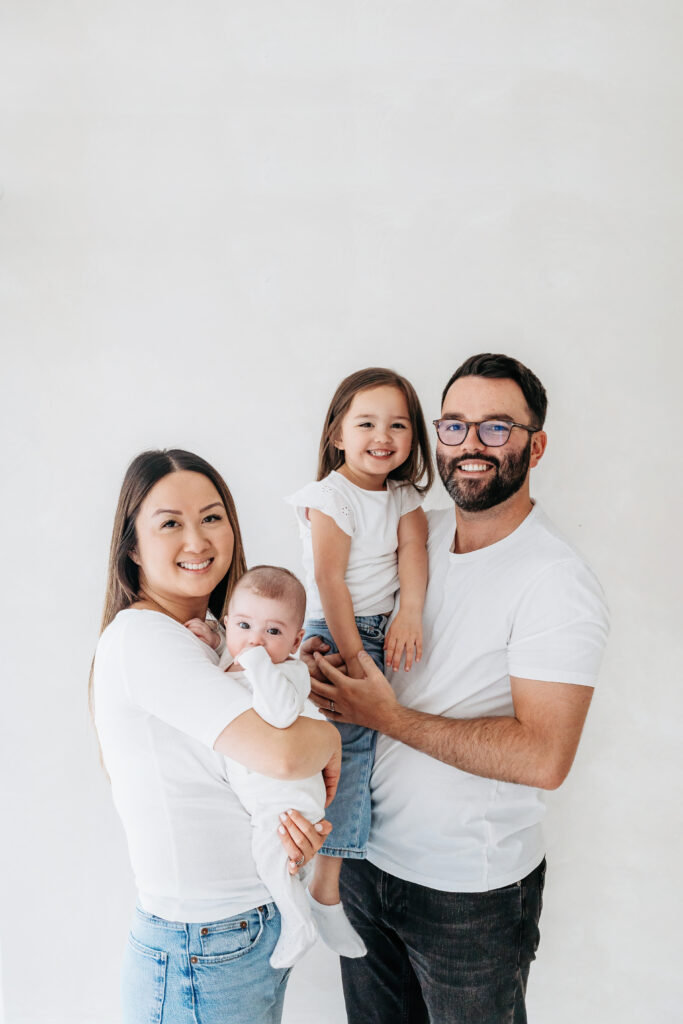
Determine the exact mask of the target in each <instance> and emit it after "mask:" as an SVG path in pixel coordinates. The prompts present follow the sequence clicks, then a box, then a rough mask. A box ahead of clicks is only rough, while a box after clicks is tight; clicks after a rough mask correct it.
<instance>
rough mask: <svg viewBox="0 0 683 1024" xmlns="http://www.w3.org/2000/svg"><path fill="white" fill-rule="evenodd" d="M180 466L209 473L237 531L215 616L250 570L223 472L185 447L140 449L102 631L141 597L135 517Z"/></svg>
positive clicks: (213, 602)
mask: <svg viewBox="0 0 683 1024" xmlns="http://www.w3.org/2000/svg"><path fill="white" fill-rule="evenodd" d="M180 470H189V471H190V472H192V473H201V474H202V476H205V477H207V478H208V479H209V480H210V481H211V483H212V484H213V485H214V487H215V488H216V490H217V491H218V493H219V495H220V497H221V501H222V502H223V504H224V505H225V510H226V512H227V515H228V522H229V523H230V526H231V527H232V532H233V534H234V535H235V547H234V550H233V555H232V562H231V563H230V568H229V569H228V571H227V573H226V574H225V576H224V577H223V579H222V580H221V581H220V583H219V584H218V586H217V587H216V588H215V589H214V590H212V591H211V594H210V596H209V608H210V610H211V612H212V613H213V615H215V617H216V618H217V619H221V618H222V617H223V615H224V614H225V612H226V611H227V607H228V602H229V601H230V595H231V594H232V591H233V589H234V586H235V584H236V583H237V580H238V579H239V578H240V576H242V574H243V573H244V572H245V571H246V568H247V566H246V561H245V558H244V548H243V546H242V536H241V534H240V528H239V523H238V521H237V512H236V510H235V503H234V501H233V500H232V495H231V494H230V491H229V489H228V485H227V484H226V482H225V480H224V479H223V477H222V476H221V475H220V473H218V472H217V471H216V470H215V469H214V468H213V466H211V465H210V464H209V463H208V462H206V461H205V460H204V459H202V458H200V456H199V455H193V454H192V452H186V451H183V449H182V448H170V449H168V450H164V449H159V450H157V451H149V452H142V453H141V454H140V455H138V456H136V458H134V459H133V461H132V462H131V464H130V466H129V467H128V469H127V471H126V475H125V477H124V478H123V484H122V485H121V493H120V495H119V502H118V505H117V507H116V515H115V516H114V529H113V531H112V537H111V546H110V549H109V569H108V572H107V590H106V593H105V598H104V611H103V613H102V624H101V626H100V633H103V632H104V630H105V629H106V628H107V626H108V625H109V623H110V622H112V620H113V619H114V618H115V617H116V615H118V613H119V612H120V611H122V610H123V609H124V608H129V607H130V606H131V605H132V604H133V603H134V602H135V601H137V600H139V598H140V571H139V568H138V566H137V565H136V563H135V562H134V561H133V559H132V558H131V557H130V556H131V552H132V551H133V549H134V548H135V545H136V543H137V538H136V533H135V521H136V519H137V515H138V512H139V510H140V506H141V505H142V502H143V501H144V500H145V498H146V497H147V495H148V494H149V492H150V491H151V490H152V488H153V487H154V485H155V484H157V483H158V482H159V480H162V479H163V478H164V477H165V476H168V474H169V473H177V472H179V471H180ZM88 703H89V705H90V711H91V714H93V713H94V699H93V672H92V667H91V669H90V680H89V682H88Z"/></svg>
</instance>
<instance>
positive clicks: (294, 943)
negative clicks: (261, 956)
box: [270, 918, 318, 968]
mask: <svg viewBox="0 0 683 1024" xmlns="http://www.w3.org/2000/svg"><path fill="white" fill-rule="evenodd" d="M317 937H318V929H317V928H316V926H315V919H314V920H313V921H311V920H310V918H309V920H308V922H307V923H305V924H303V925H302V926H301V927H299V928H296V929H295V930H292V929H290V928H283V930H282V931H281V932H280V938H279V939H278V940H277V943H276V944H275V949H274V950H273V952H272V954H271V957H270V966H271V967H275V968H281V967H293V966H294V964H295V963H296V962H297V960H300V959H301V957H302V956H303V955H304V953H306V952H308V950H309V949H310V948H311V946H312V945H313V944H314V943H315V940H316V939H317Z"/></svg>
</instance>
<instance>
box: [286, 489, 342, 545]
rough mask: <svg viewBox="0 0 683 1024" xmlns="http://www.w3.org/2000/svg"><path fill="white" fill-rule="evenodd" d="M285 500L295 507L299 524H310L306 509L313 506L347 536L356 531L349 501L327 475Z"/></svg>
mask: <svg viewBox="0 0 683 1024" xmlns="http://www.w3.org/2000/svg"><path fill="white" fill-rule="evenodd" d="M285 501H287V502H288V503H289V504H290V505H293V506H294V508H295V509H296V514H297V518H298V520H299V524H300V525H306V526H308V525H310V524H309V522H308V518H307V516H306V509H307V508H314V509H317V510H318V511H319V512H323V513H324V514H325V515H326V516H329V517H330V519H333V520H334V522H335V523H336V524H337V526H338V527H339V529H340V530H343V531H344V533H346V534H348V536H349V537H353V535H354V533H355V532H356V517H355V516H354V513H353V507H352V505H351V502H350V500H349V498H348V496H347V495H345V494H344V493H343V491H342V490H340V489H339V488H338V487H335V485H334V483H333V481H332V480H330V478H329V477H328V478H326V479H325V480H317V481H316V482H315V483H312V484H308V485H307V486H306V487H302V489H301V490H300V491H297V492H296V494H292V495H291V496H290V497H289V498H286V499H285Z"/></svg>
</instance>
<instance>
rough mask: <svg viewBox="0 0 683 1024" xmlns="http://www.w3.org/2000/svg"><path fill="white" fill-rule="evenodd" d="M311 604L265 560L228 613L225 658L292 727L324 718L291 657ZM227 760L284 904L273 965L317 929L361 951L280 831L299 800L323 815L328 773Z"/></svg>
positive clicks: (266, 873) (210, 635) (289, 576)
mask: <svg viewBox="0 0 683 1024" xmlns="http://www.w3.org/2000/svg"><path fill="white" fill-rule="evenodd" d="M305 611H306V592H305V590H304V588H303V586H302V584H301V583H300V582H299V580H298V579H297V578H296V576H294V574H293V573H291V572H289V570H288V569H281V568H278V567H276V566H271V565H259V566H256V567H255V568H253V569H250V570H249V571H248V572H247V573H245V575H244V576H242V578H241V579H240V580H239V582H238V584H237V586H236V587H235V590H234V592H233V595H232V597H231V599H230V604H229V606H228V614H227V615H226V617H225V628H226V635H225V648H226V649H225V651H224V653H223V654H222V656H221V661H220V665H221V667H222V668H225V671H226V672H230V673H232V674H233V678H234V680H235V682H238V683H241V684H242V685H243V686H244V687H245V689H247V690H249V692H250V693H251V694H252V697H253V703H252V706H253V708H254V711H256V712H257V714H259V715H260V716H261V718H263V719H264V721H266V722H268V723H269V725H272V726H275V727H276V728H278V729H286V728H287V726H289V725H292V723H293V722H294V721H295V720H296V719H297V718H298V717H299V715H300V714H302V713H303V714H308V715H309V717H313V718H318V717H319V716H318V712H317V711H316V709H315V708H314V706H313V705H312V704H311V703H310V702H307V700H306V698H307V697H308V694H309V692H310V688H311V680H310V676H309V673H308V669H307V668H306V665H305V664H304V663H303V662H302V661H298V660H297V659H295V658H293V657H292V655H293V654H294V653H295V651H296V650H297V649H298V647H299V644H300V643H301V640H302V637H303V635H304V631H303V628H302V624H303V621H304V614H305ZM185 625H186V626H187V627H188V629H190V630H191V631H192V632H193V633H194V634H195V636H197V637H199V638H200V639H201V640H204V641H205V642H206V643H208V644H209V645H210V646H211V647H213V649H214V650H217V649H218V648H219V646H220V644H221V639H220V636H219V634H218V633H217V632H216V631H215V630H214V629H212V628H211V626H210V625H209V623H208V622H202V621H201V620H200V619H191V620H190V621H189V622H186V623H185ZM306 704H308V707H305V705H306ZM225 764H226V769H227V775H228V781H229V782H230V785H231V787H232V789H233V791H234V792H235V793H236V794H237V796H238V798H239V800H240V801H241V803H242V805H243V806H244V807H245V809H246V810H247V811H248V812H249V814H250V815H251V825H252V829H253V831H252V853H253V856H254V861H255V862H256V869H257V871H258V874H259V877H260V878H261V880H262V882H263V883H264V885H266V886H267V888H268V890H269V891H270V894H271V896H272V897H273V899H274V900H275V902H276V904H277V906H278V908H279V910H280V915H281V919H282V929H281V932H280V938H279V940H278V943H277V945H276V946H275V949H274V950H273V954H272V956H271V958H270V963H271V965H272V966H273V967H291V966H292V965H293V964H294V963H295V962H296V961H297V960H298V959H299V958H300V957H301V956H303V954H304V953H305V952H306V950H307V949H308V948H309V947H310V946H311V945H313V943H314V942H315V939H316V936H317V935H318V933H320V935H321V937H322V939H323V940H324V942H325V943H326V944H327V945H328V946H329V947H330V948H331V949H333V950H334V951H335V952H336V953H339V954H340V955H342V956H348V955H352V956H353V955H356V956H357V955H358V952H350V951H351V950H354V951H355V950H357V949H358V946H359V944H360V946H361V947H362V946H363V944H362V942H361V940H360V938H359V936H358V934H357V933H356V931H355V930H354V929H353V927H352V926H351V924H350V923H349V921H348V919H347V917H346V914H345V913H344V909H343V907H342V905H341V903H337V904H334V905H333V906H324V905H323V904H321V903H318V902H317V901H316V900H314V899H313V897H312V896H311V895H310V893H309V892H308V890H307V889H305V888H304V881H305V879H303V878H301V879H300V878H299V877H297V876H296V875H291V874H290V873H289V870H288V859H287V856H286V854H285V852H284V850H283V849H282V846H281V844H280V842H279V840H278V838H277V828H278V826H279V824H280V813H281V812H282V811H283V810H284V809H285V808H287V807H296V808H297V810H299V811H301V813H302V814H304V815H305V816H306V817H307V818H308V819H309V821H311V822H313V823H315V822H318V821H320V820H321V819H322V818H323V817H324V815H325V785H324V782H323V778H322V775H321V774H318V775H315V776H312V777H311V778H308V779H298V780H296V781H282V780H279V779H271V778H268V777H267V776H265V775H261V774H259V773H258V772H253V771H250V770H249V769H247V768H245V767H244V766H243V765H240V764H238V763H237V762H236V761H233V760H231V759H230V758H228V757H226V758H225ZM363 949H364V947H363Z"/></svg>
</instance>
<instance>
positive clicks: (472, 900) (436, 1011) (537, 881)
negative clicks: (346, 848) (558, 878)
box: [341, 860, 545, 1024]
mask: <svg viewBox="0 0 683 1024" xmlns="http://www.w3.org/2000/svg"><path fill="white" fill-rule="evenodd" d="M544 878H545V860H544V861H543V862H542V863H541V864H540V865H539V866H538V867H537V868H536V869H535V870H534V871H532V872H531V874H529V875H527V877H526V878H523V879H522V880H521V882H514V883H513V884H512V885H507V886H505V887H504V888H502V889H492V890H491V891H490V892H471V893H460V892H459V893H454V892H453V893H452V892H441V891H440V890H438V889H428V888H426V887H425V886H422V885H415V884H414V883H413V882H404V881H402V880H401V879H399V878H395V877H394V876H393V875H388V874H387V873H386V872H384V871H379V870H378V869H377V868H376V867H374V866H373V865H372V864H370V863H369V861H367V860H345V861H344V866H343V869H342V876H341V895H342V900H343V901H344V908H345V910H346V913H347V914H348V916H349V918H350V920H351V922H352V924H353V926H354V928H356V930H357V931H358V932H359V934H360V935H361V936H362V937H363V940H364V941H365V944H366V946H367V947H368V955H367V956H365V957H359V958H358V959H357V960H349V959H347V958H346V957H342V958H341V965H342V982H343V985H344V999H345V1001H346V1013H347V1016H348V1019H349V1024H526V1019H527V1018H526V1008H525V1003H524V997H525V993H526V983H527V978H528V977H529V967H530V965H531V961H532V960H533V959H534V958H535V954H536V949H537V948H538V940H539V931H538V920H539V917H540V915H541V906H542V895H543V882H544Z"/></svg>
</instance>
